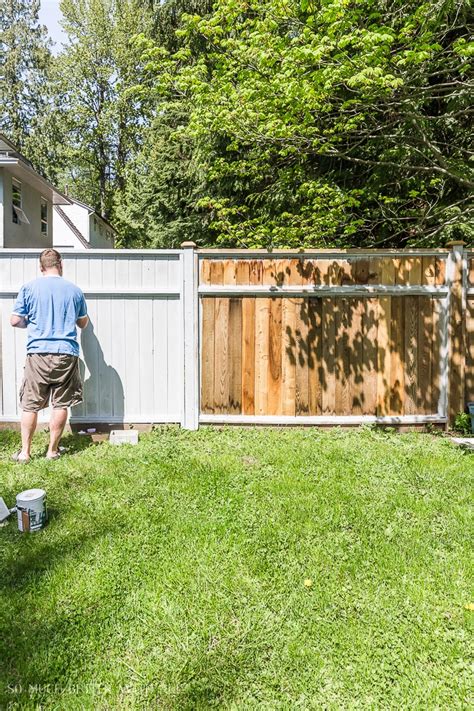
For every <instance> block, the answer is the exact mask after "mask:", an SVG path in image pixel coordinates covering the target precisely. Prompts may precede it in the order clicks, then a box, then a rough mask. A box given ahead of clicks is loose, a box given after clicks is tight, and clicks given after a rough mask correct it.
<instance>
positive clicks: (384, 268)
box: [380, 257, 399, 286]
mask: <svg viewBox="0 0 474 711" xmlns="http://www.w3.org/2000/svg"><path fill="white" fill-rule="evenodd" d="M398 262H399V260H398V259H393V258H392V257H383V258H382V264H381V267H380V269H381V275H382V278H381V283H382V284H385V286H394V285H395V284H396V282H397V270H398Z"/></svg>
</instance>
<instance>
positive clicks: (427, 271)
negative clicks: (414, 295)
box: [421, 257, 436, 286]
mask: <svg viewBox="0 0 474 711" xmlns="http://www.w3.org/2000/svg"><path fill="white" fill-rule="evenodd" d="M421 283H422V284H424V285H427V286H434V285H435V283H436V259H435V257H423V259H422V270H421Z"/></svg>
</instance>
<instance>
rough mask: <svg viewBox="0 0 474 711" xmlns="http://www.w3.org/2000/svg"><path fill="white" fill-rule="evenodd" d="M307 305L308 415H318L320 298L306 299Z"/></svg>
mask: <svg viewBox="0 0 474 711" xmlns="http://www.w3.org/2000/svg"><path fill="white" fill-rule="evenodd" d="M308 307H309V308H308V315H309V332H308V392H309V399H308V405H309V414H310V415H320V414H321V411H322V389H321V366H322V363H321V359H322V333H321V329H322V300H321V299H308Z"/></svg>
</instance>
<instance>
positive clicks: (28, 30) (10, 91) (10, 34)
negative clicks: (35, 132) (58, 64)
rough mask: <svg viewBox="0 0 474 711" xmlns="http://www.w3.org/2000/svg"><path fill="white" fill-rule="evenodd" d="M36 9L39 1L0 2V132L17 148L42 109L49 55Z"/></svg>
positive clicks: (43, 106)
mask: <svg viewBox="0 0 474 711" xmlns="http://www.w3.org/2000/svg"><path fill="white" fill-rule="evenodd" d="M39 8H40V0H0V66H1V71H0V130H1V131H3V132H4V133H5V134H7V135H8V137H9V138H10V139H11V140H12V141H13V142H14V143H16V144H17V145H18V146H19V147H20V148H21V147H23V145H24V143H25V140H26V138H27V136H28V134H29V133H30V132H31V127H32V122H33V121H34V119H35V117H36V116H38V115H40V114H41V113H42V111H43V110H44V108H45V96H44V92H43V88H44V85H45V82H46V80H47V76H48V71H49V68H50V63H51V53H50V48H49V46H50V42H49V41H48V39H47V31H46V28H45V27H44V26H42V25H41V24H40V22H39V17H38V12H39Z"/></svg>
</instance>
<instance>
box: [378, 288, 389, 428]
mask: <svg viewBox="0 0 474 711" xmlns="http://www.w3.org/2000/svg"><path fill="white" fill-rule="evenodd" d="M378 306H379V308H378V323H377V415H379V416H380V417H383V416H386V415H389V414H390V412H391V374H392V363H391V353H392V343H391V340H392V299H391V298H390V297H385V296H383V297H381V298H380V299H379V303H378Z"/></svg>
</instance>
